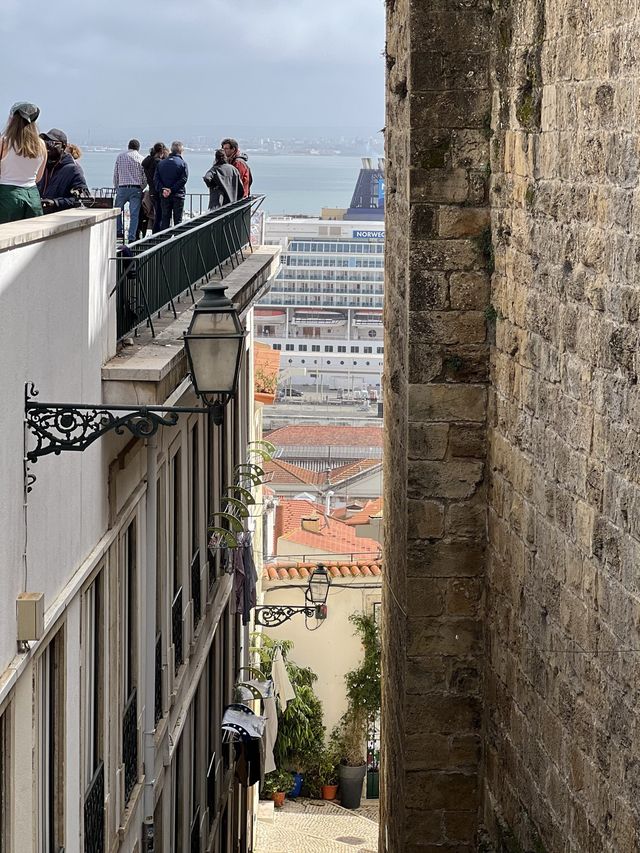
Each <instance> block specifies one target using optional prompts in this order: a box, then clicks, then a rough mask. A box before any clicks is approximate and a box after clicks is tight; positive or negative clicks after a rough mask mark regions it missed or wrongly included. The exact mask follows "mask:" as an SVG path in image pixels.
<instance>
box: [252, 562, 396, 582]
mask: <svg viewBox="0 0 640 853" xmlns="http://www.w3.org/2000/svg"><path fill="white" fill-rule="evenodd" d="M316 565H319V562H318V564H316V563H289V562H287V563H286V565H282V564H281V563H269V564H268V565H266V566H265V567H264V569H263V571H262V577H263V579H264V580H269V581H277V580H283V581H284V580H307V579H308V578H309V575H310V573H311V572H310V570H311V569H313V568H315V566H316ZM322 565H325V566H326V567H327V569H328V571H329V574H330V575H331V577H332V578H359V577H364V578H366V577H372V576H374V575H381V574H382V569H381V567H380V566H379V565H378V564H377V563H372V564H368V563H365V562H359V563H351V564H347V563H341V564H340V565H339V566H336V565H335V564H333V565H331V564H327V563H323V564H322Z"/></svg>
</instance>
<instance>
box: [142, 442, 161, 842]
mask: <svg viewBox="0 0 640 853" xmlns="http://www.w3.org/2000/svg"><path fill="white" fill-rule="evenodd" d="M146 445H147V516H146V531H147V567H146V572H145V581H146V582H145V614H146V624H145V629H146V630H145V637H144V659H145V677H144V800H143V808H144V811H143V814H144V839H145V851H146V853H153V851H154V850H155V841H154V835H155V831H154V825H153V809H154V786H155V781H156V780H155V769H156V746H155V734H156V690H155V687H156V684H155V682H156V557H157V554H156V541H157V538H156V533H157V531H156V523H157V505H158V443H157V436H155V435H154V436H151V437H150V438H148V439H147V441H146Z"/></svg>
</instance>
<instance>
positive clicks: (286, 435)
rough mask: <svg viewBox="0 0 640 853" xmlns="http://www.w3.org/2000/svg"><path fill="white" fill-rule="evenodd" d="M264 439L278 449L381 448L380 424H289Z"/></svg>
mask: <svg viewBox="0 0 640 853" xmlns="http://www.w3.org/2000/svg"><path fill="white" fill-rule="evenodd" d="M265 438H267V439H268V440H269V441H271V442H273V444H275V445H277V446H279V447H285V446H287V445H293V446H296V447H299V446H301V445H322V446H326V445H332V446H333V447H380V448H382V424H380V425H379V426H375V427H374V426H364V427H359V426H358V427H354V426H323V425H317V424H311V425H307V424H291V425H289V426H285V427H279V428H278V429H275V430H273V432H270V433H268V434H267V435H266V436H265Z"/></svg>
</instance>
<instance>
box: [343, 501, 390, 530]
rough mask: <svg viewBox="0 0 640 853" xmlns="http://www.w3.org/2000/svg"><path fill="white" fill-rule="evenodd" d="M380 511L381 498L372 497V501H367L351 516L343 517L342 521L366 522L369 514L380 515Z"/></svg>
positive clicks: (354, 523) (347, 522)
mask: <svg viewBox="0 0 640 853" xmlns="http://www.w3.org/2000/svg"><path fill="white" fill-rule="evenodd" d="M381 513H382V498H374V499H373V500H372V501H367V502H366V504H365V505H364V506H363V507H362V509H361V510H360V512H356V513H354V514H353V515H352V516H351V518H345V521H344V523H345V524H350V525H354V526H355V525H356V524H368V523H369V519H370V518H371V516H376V515H380V514H381Z"/></svg>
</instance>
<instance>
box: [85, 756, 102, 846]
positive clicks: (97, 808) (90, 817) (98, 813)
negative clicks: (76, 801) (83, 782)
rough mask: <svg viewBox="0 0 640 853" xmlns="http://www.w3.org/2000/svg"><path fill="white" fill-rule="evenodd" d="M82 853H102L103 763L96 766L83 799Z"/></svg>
mask: <svg viewBox="0 0 640 853" xmlns="http://www.w3.org/2000/svg"><path fill="white" fill-rule="evenodd" d="M84 853H104V762H103V761H101V762H100V764H99V765H98V767H97V769H96V772H95V773H94V774H93V778H92V780H91V782H90V783H89V788H88V790H87V793H86V795H85V798H84Z"/></svg>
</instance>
